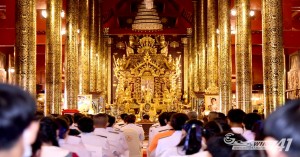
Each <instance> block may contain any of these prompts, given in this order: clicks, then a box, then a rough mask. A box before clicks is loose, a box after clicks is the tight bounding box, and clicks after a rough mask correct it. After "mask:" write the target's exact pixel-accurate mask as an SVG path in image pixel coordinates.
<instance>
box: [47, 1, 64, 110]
mask: <svg viewBox="0 0 300 157" xmlns="http://www.w3.org/2000/svg"><path fill="white" fill-rule="evenodd" d="M61 11H62V1H61V0H48V1H47V13H48V17H47V20H46V91H45V92H46V104H45V106H46V112H45V114H48V113H51V114H60V113H61V102H62V99H61V98H62V95H61V94H62V87H61V72H62V71H61V70H62V69H61V67H62V39H61V16H60V13H61Z"/></svg>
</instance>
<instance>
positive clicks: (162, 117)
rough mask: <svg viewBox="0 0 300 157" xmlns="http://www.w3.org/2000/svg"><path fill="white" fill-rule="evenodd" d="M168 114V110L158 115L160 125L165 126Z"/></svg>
mask: <svg viewBox="0 0 300 157" xmlns="http://www.w3.org/2000/svg"><path fill="white" fill-rule="evenodd" d="M167 116H168V112H163V113H161V114H160V115H159V116H158V122H159V124H160V126H165V125H167V123H166V122H167Z"/></svg>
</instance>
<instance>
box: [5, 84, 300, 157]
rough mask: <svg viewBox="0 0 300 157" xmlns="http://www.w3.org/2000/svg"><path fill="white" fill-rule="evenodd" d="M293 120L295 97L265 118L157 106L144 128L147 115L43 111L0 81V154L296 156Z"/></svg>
mask: <svg viewBox="0 0 300 157" xmlns="http://www.w3.org/2000/svg"><path fill="white" fill-rule="evenodd" d="M299 119H300V101H299V100H295V101H289V102H287V103H286V104H285V105H283V106H282V107H281V108H279V109H277V110H276V111H275V112H273V113H272V114H271V115H270V116H268V117H267V119H263V118H262V117H261V115H259V114H257V113H255V112H254V113H245V112H244V111H242V110H240V109H232V110H230V111H229V112H228V113H227V114H226V115H225V114H223V113H219V112H210V113H209V115H208V116H207V117H205V118H203V119H198V115H197V113H196V112H189V113H188V114H185V113H176V112H163V113H161V114H160V115H159V117H158V122H157V123H155V124H153V125H152V126H151V127H150V128H149V130H144V129H143V125H142V124H144V123H151V121H149V116H147V115H144V119H143V120H142V121H141V123H137V122H136V121H137V119H136V116H135V115H133V114H130V115H128V114H126V113H124V114H121V115H120V120H119V121H118V122H116V118H115V117H114V116H111V115H108V114H105V113H99V114H96V115H92V116H87V115H83V114H81V113H76V114H74V115H68V114H67V115H55V116H53V115H52V116H44V115H43V113H42V112H36V104H35V100H34V99H33V98H32V96H31V95H30V94H28V93H27V92H25V91H23V90H22V89H20V88H18V87H15V86H11V85H4V84H1V85H0V157H77V156H79V157H135V156H139V157H141V156H142V155H145V154H147V156H149V157H178V156H191V157H192V156H194V157H196V156H197V157H298V156H299V154H300V132H299V129H300V123H299V121H298V120H299ZM145 133H147V135H145ZM146 137H147V138H146ZM145 138H146V140H147V144H146V147H143V146H145ZM255 142H258V143H259V142H260V143H263V144H262V145H255ZM251 144H254V145H251ZM253 148H256V149H253ZM259 148H261V149H259ZM143 151H144V152H146V153H143Z"/></svg>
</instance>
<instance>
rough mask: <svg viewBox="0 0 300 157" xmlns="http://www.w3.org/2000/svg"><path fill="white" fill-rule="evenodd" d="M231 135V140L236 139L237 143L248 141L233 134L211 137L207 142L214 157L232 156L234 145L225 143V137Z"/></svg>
mask: <svg viewBox="0 0 300 157" xmlns="http://www.w3.org/2000/svg"><path fill="white" fill-rule="evenodd" d="M229 133H230V135H231V136H230V138H234V139H235V141H246V140H245V138H243V136H242V135H240V134H234V133H231V132H223V133H220V134H217V135H215V136H213V137H211V138H210V139H209V140H208V141H207V144H206V145H207V150H208V151H209V153H210V154H211V155H212V156H213V157H230V156H231V155H232V145H230V144H228V143H225V141H226V140H225V139H224V138H225V137H227V135H228V134H229Z"/></svg>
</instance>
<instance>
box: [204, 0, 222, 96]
mask: <svg viewBox="0 0 300 157" xmlns="http://www.w3.org/2000/svg"><path fill="white" fill-rule="evenodd" d="M216 9H217V3H216V0H208V1H207V19H209V20H207V89H206V91H205V93H206V94H218V90H219V89H218V48H217V10H216Z"/></svg>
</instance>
